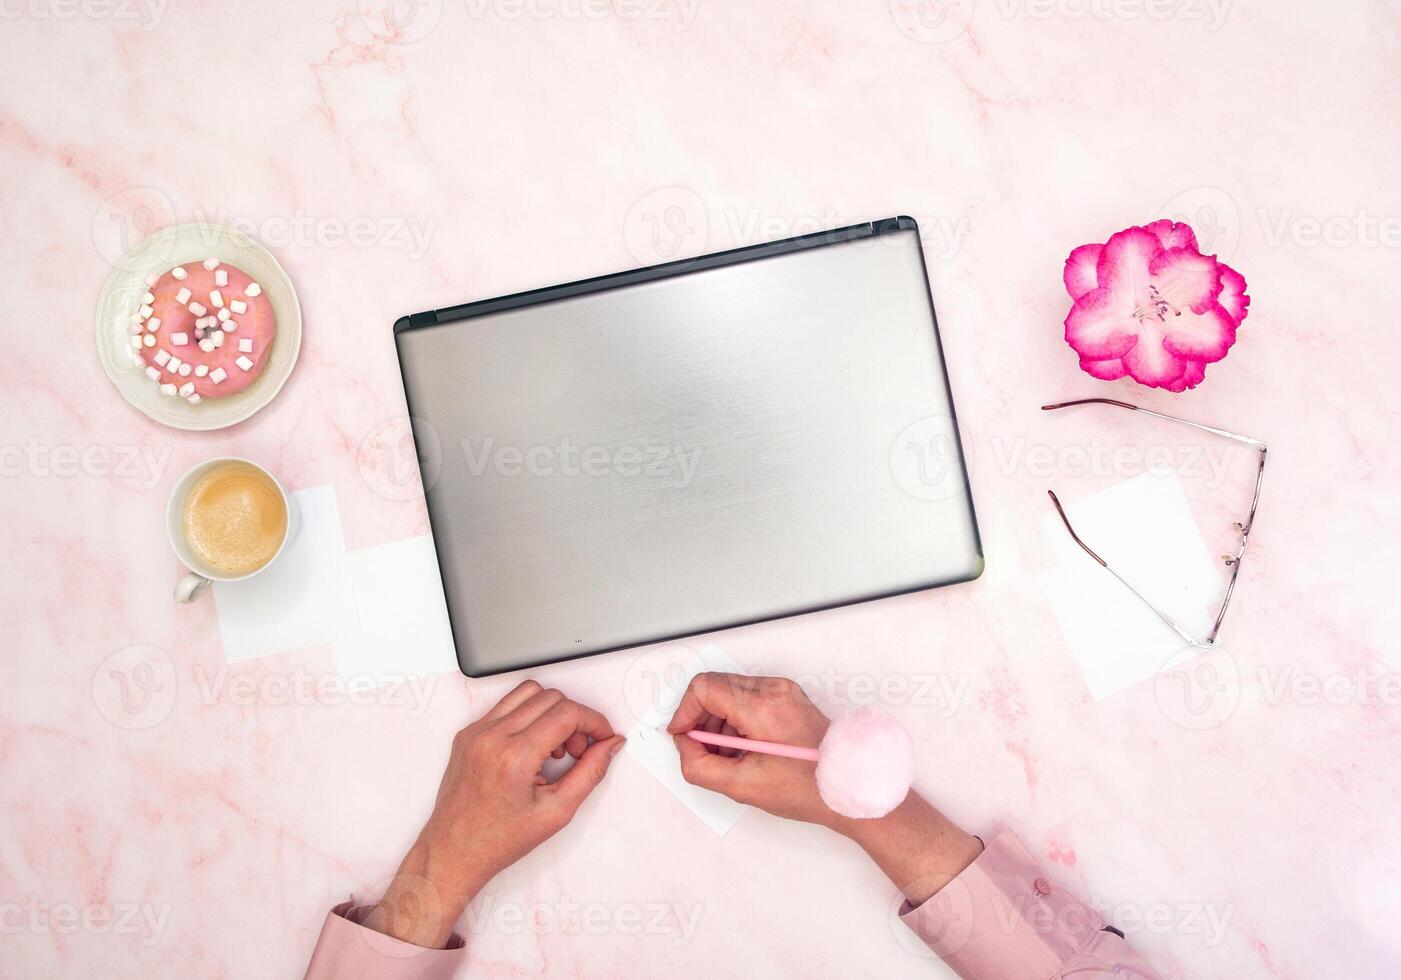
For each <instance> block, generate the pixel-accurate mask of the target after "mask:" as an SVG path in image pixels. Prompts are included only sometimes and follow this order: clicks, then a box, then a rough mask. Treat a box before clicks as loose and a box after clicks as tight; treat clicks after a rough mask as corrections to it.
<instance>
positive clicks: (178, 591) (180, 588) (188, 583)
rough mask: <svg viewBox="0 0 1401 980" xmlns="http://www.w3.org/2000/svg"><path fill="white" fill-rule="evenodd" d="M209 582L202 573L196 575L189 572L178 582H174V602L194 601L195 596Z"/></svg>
mask: <svg viewBox="0 0 1401 980" xmlns="http://www.w3.org/2000/svg"><path fill="white" fill-rule="evenodd" d="M209 582H210V580H209V579H207V578H205V577H204V576H203V575H196V574H195V573H194V572H191V573H190V574H189V575H186V576H185V577H184V578H182V579H181V580H180V581H179V582H176V583H175V601H176V602H194V601H195V598H196V597H197V596H198V595H199V594H200V593H201V592H203V591H204V587H205V586H206V585H208V584H209Z"/></svg>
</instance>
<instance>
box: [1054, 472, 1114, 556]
mask: <svg viewBox="0 0 1401 980" xmlns="http://www.w3.org/2000/svg"><path fill="white" fill-rule="evenodd" d="M1046 493H1047V494H1049V495H1050V498H1051V503H1053V504H1055V505H1056V513H1057V514H1059V515H1060V519H1061V523H1062V524H1064V525H1065V529H1066V530H1067V531H1069V532H1070V536H1071V537H1072V538H1074V539H1075V543H1076V544H1078V545H1079V546H1080V547H1081V548H1083V549H1085V554H1087V555H1089V556H1090V557H1091V558H1093V559H1094V560H1095V561H1097V562H1099V563H1100V564H1101V565H1103V566H1104V567H1105V568H1108V567H1109V563H1108V562H1107V561H1105V560H1104V559H1103V558H1101V557H1100V556H1099V555H1097V554H1095V552H1094V549H1093V548H1091V547H1090V546H1089V545H1087V544H1085V542H1083V541H1081V540H1080V535H1078V534H1076V533H1075V528H1073V527H1071V526H1070V518H1068V517H1066V516H1065V508H1064V507H1062V506H1061V505H1060V498H1059V497H1057V496H1056V492H1055V491H1054V490H1047V491H1046Z"/></svg>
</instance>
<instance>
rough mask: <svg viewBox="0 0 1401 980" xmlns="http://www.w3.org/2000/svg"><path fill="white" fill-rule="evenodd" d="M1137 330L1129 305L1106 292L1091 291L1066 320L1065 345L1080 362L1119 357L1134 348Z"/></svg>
mask: <svg viewBox="0 0 1401 980" xmlns="http://www.w3.org/2000/svg"><path fill="white" fill-rule="evenodd" d="M1138 326H1139V325H1138V320H1137V319H1136V318H1135V317H1134V315H1133V307H1132V305H1131V304H1130V303H1129V302H1127V301H1126V300H1124V299H1121V298H1119V297H1117V296H1115V295H1114V293H1113V292H1111V291H1110V290H1108V289H1091V290H1090V291H1089V292H1088V293H1086V294H1085V295H1084V296H1081V297H1080V298H1079V299H1077V300H1076V301H1075V305H1074V306H1072V307H1071V308H1070V315H1069V316H1067V317H1066V318H1065V342H1066V343H1067V344H1069V345H1070V346H1071V347H1073V348H1075V353H1077V354H1079V355H1080V357H1081V358H1089V359H1090V360H1102V359H1104V358H1110V357H1120V356H1122V355H1123V353H1124V351H1126V350H1128V349H1129V348H1130V347H1132V346H1133V345H1134V339H1135V338H1136V337H1137V336H1138Z"/></svg>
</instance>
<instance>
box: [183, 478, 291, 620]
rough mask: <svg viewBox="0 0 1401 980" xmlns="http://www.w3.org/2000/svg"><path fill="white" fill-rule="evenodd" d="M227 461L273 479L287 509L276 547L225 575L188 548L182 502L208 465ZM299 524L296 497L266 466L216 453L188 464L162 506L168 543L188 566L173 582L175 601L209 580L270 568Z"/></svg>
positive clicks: (198, 590) (232, 579)
mask: <svg viewBox="0 0 1401 980" xmlns="http://www.w3.org/2000/svg"><path fill="white" fill-rule="evenodd" d="M228 463H244V464H246V465H248V466H251V467H253V468H254V469H255V470H258V471H259V472H260V473H262V474H264V475H265V476H266V477H267V478H268V479H269V480H271V481H272V484H273V486H275V487H277V492H278V493H279V494H281V495H282V506H283V507H284V508H285V509H286V511H287V530H286V531H285V532H284V533H283V535H282V543H281V544H280V545H278V547H277V551H276V552H275V553H274V554H273V556H272V557H271V558H269V559H268V560H267V561H265V562H264V563H263V564H262V565H260V566H258V567H257V568H255V569H254V570H253V571H251V572H249V573H247V574H246V575H227V574H224V573H223V572H220V571H218V570H217V569H214V568H210V567H209V565H208V564H206V563H205V562H203V561H200V559H199V558H198V557H197V556H196V555H195V553H194V551H193V550H192V549H191V548H190V544H189V542H188V541H186V540H185V504H186V503H187V502H188V500H189V497H190V491H191V490H192V489H194V486H195V484H196V483H198V482H199V480H200V478H201V477H202V476H204V475H205V474H206V473H208V472H209V471H210V470H211V469H213V468H214V467H216V466H223V465H226V464H228ZM300 525H301V517H300V515H299V514H298V512H297V502H296V500H295V499H294V498H293V497H292V495H291V494H289V493H288V492H287V488H286V487H284V486H283V485H282V484H281V483H280V482H278V479H277V477H275V476H273V475H272V474H271V473H269V472H268V471H267V468H266V467H263V466H259V465H258V464H257V463H255V462H253V461H252V460H248V459H243V458H242V457H239V456H219V457H216V458H215V459H207V460H205V461H204V462H203V463H198V464H196V465H194V466H192V467H190V469H189V470H188V471H187V472H186V473H185V475H184V476H182V477H180V479H179V481H177V482H176V484H175V489H174V490H172V491H171V492H170V502H169V503H168V504H166V507H165V533H166V536H167V537H169V538H170V547H171V548H172V549H174V551H175V556H176V557H177V558H179V559H180V560H181V561H182V562H184V564H185V567H186V568H188V569H189V570H190V574H188V575H186V576H184V577H183V578H181V579H180V581H179V582H177V583H176V584H175V601H176V602H192V601H193V600H194V599H195V597H196V596H198V595H199V594H200V593H201V592H202V591H204V587H205V586H206V585H209V584H210V583H211V582H241V581H243V580H244V579H247V578H252V577H253V576H254V575H257V574H259V573H260V572H262V571H264V570H265V569H267V568H269V567H270V566H271V565H272V564H273V562H275V561H277V559H278V558H280V557H281V556H282V553H283V552H284V551H286V550H287V545H288V543H289V542H291V540H292V538H293V537H295V536H296V533H297V529H298V527H300Z"/></svg>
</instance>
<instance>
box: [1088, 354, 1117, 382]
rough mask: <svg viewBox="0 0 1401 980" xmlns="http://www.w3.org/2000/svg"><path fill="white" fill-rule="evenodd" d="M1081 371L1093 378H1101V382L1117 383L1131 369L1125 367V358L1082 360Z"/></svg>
mask: <svg viewBox="0 0 1401 980" xmlns="http://www.w3.org/2000/svg"><path fill="white" fill-rule="evenodd" d="M1080 370H1082V371H1084V372H1085V373H1086V374H1088V375H1089V376H1090V377H1092V378H1099V380H1101V381H1117V380H1118V379H1119V378H1122V377H1123V376H1124V375H1126V374H1128V373H1129V369H1128V368H1126V367H1124V361H1123V358H1119V357H1111V358H1106V359H1105V360H1102V361H1091V360H1086V359H1085V358H1083V357H1082V358H1080Z"/></svg>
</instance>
